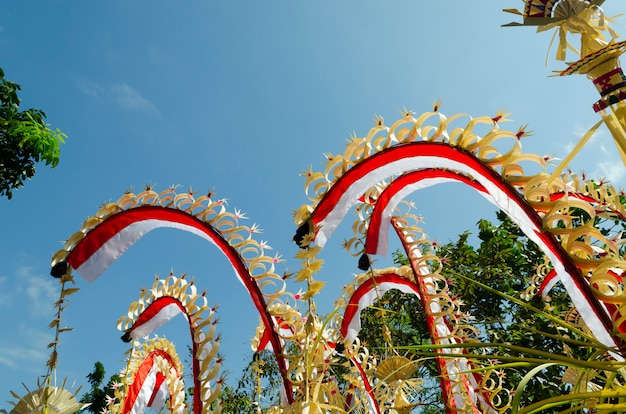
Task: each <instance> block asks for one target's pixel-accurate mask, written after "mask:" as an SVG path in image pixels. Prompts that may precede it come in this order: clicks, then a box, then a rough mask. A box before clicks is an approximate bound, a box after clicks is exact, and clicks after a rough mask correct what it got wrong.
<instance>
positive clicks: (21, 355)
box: [0, 324, 54, 370]
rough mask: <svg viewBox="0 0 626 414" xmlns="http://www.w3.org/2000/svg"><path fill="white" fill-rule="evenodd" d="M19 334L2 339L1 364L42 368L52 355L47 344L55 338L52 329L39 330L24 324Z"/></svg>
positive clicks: (0, 344) (25, 367)
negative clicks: (15, 336)
mask: <svg viewBox="0 0 626 414" xmlns="http://www.w3.org/2000/svg"><path fill="white" fill-rule="evenodd" d="M17 335H18V337H17V338H11V340H10V341H8V340H7V339H9V338H5V339H3V340H1V341H0V348H2V353H1V354H0V366H5V367H9V368H20V369H23V370H30V369H38V370H41V369H42V368H43V367H42V365H43V364H45V362H46V361H47V360H48V358H49V356H50V350H49V349H48V348H47V346H48V344H49V343H50V342H51V341H52V340H53V339H54V335H53V334H52V331H38V330H35V329H33V328H31V327H28V326H26V325H24V324H22V325H20V328H19V329H18V333H17Z"/></svg>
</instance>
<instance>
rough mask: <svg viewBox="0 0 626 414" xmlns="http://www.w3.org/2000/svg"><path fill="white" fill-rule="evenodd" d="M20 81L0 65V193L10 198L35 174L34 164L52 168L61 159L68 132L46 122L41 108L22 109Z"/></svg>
mask: <svg viewBox="0 0 626 414" xmlns="http://www.w3.org/2000/svg"><path fill="white" fill-rule="evenodd" d="M20 90H21V87H20V85H18V84H17V83H14V82H11V81H9V80H7V79H5V77H4V71H3V70H2V69H1V68H0V196H4V197H7V199H9V200H10V199H11V198H12V197H13V190H16V189H18V188H20V187H22V186H24V181H25V180H28V179H30V178H32V177H33V176H34V175H35V164H36V163H38V162H44V163H45V164H46V165H49V166H50V167H51V168H54V167H56V166H57V164H58V163H59V158H60V154H61V144H62V143H64V142H65V138H67V136H66V135H65V134H64V133H63V132H61V131H60V130H59V129H56V130H53V129H51V128H50V125H49V124H47V123H46V114H45V113H44V112H43V111H42V110H41V109H34V108H31V109H27V110H23V111H20V102H21V101H20V98H19V97H18V91H20Z"/></svg>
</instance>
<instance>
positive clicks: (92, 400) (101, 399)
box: [80, 361, 121, 414]
mask: <svg viewBox="0 0 626 414" xmlns="http://www.w3.org/2000/svg"><path fill="white" fill-rule="evenodd" d="M105 373H106V372H105V370H104V365H102V363H101V362H100V361H96V363H95V364H94V366H93V371H91V372H90V373H89V374H87V376H86V378H87V381H88V382H89V384H90V385H91V390H90V391H89V392H87V393H85V394H83V396H82V397H81V398H80V402H81V403H83V404H85V403H89V404H91V405H89V406H88V407H87V408H85V409H84V410H83V411H88V412H91V413H93V414H100V413H101V412H102V411H103V409H105V408H106V407H107V405H108V404H107V398H114V393H115V390H114V388H113V387H114V384H116V383H120V382H121V378H120V376H119V375H117V374H115V375H112V376H111V377H110V378H109V381H108V382H107V383H106V385H105V386H103V384H104V375H105Z"/></svg>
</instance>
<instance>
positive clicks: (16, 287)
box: [0, 266, 61, 319]
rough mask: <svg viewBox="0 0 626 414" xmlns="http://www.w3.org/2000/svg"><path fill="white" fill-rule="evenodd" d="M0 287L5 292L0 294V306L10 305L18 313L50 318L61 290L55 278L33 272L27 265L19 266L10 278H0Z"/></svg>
mask: <svg viewBox="0 0 626 414" xmlns="http://www.w3.org/2000/svg"><path fill="white" fill-rule="evenodd" d="M0 287H2V288H3V291H4V292H5V294H4V295H2V296H0V306H11V307H13V308H14V309H15V311H16V312H18V313H27V314H28V315H30V316H32V317H37V318H50V319H52V317H53V315H54V303H55V302H56V301H57V300H58V299H59V293H60V292H61V287H60V285H59V283H58V282H57V281H56V280H53V279H52V278H50V277H49V276H48V277H46V276H44V275H40V274H35V273H34V272H33V268H31V267H29V266H19V267H18V268H17V269H16V271H15V275H14V277H13V278H11V279H9V278H7V277H3V278H0ZM5 289H6V290H5ZM17 304H19V305H17Z"/></svg>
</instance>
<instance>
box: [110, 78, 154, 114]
mask: <svg viewBox="0 0 626 414" xmlns="http://www.w3.org/2000/svg"><path fill="white" fill-rule="evenodd" d="M111 92H112V93H113V98H114V99H115V101H116V102H117V103H118V104H119V105H120V106H121V107H122V108H126V109H133V110H138V111H143V112H150V113H154V114H158V112H159V111H158V110H157V108H156V106H154V104H153V103H152V102H151V101H149V100H148V99H146V98H144V97H143V96H142V95H141V93H139V92H138V91H137V90H136V89H135V88H133V87H132V86H130V85H128V84H126V83H116V84H114V85H113V86H112V87H111Z"/></svg>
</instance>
